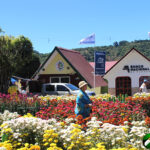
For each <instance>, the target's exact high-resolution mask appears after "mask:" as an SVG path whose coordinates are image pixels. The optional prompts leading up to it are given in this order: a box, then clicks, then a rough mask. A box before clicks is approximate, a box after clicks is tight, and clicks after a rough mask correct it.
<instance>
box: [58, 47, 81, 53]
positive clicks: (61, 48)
mask: <svg viewBox="0 0 150 150" xmlns="http://www.w3.org/2000/svg"><path fill="white" fill-rule="evenodd" d="M57 48H58V49H59V50H64V51H69V52H73V53H80V52H78V51H75V50H71V49H66V48H63V47H57Z"/></svg>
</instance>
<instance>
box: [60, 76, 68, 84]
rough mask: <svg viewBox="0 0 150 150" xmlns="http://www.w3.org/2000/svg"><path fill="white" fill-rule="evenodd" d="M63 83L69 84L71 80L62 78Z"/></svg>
mask: <svg viewBox="0 0 150 150" xmlns="http://www.w3.org/2000/svg"><path fill="white" fill-rule="evenodd" d="M61 83H69V78H68V77H62V78H61Z"/></svg>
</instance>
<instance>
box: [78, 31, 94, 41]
mask: <svg viewBox="0 0 150 150" xmlns="http://www.w3.org/2000/svg"><path fill="white" fill-rule="evenodd" d="M80 44H95V33H94V34H91V35H89V36H88V37H86V38H84V39H82V40H80Z"/></svg>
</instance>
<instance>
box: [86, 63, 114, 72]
mask: <svg viewBox="0 0 150 150" xmlns="http://www.w3.org/2000/svg"><path fill="white" fill-rule="evenodd" d="M116 63H117V61H106V63H105V72H107V71H108V70H109V69H110V68H111V67H112V66H113V65H115V64H116ZM89 64H90V65H91V66H92V67H93V68H94V65H95V62H89Z"/></svg>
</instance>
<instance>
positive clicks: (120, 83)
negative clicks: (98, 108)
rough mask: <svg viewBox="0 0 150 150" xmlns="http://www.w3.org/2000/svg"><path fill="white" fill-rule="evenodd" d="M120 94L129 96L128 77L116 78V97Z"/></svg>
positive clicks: (129, 85) (129, 80) (129, 84)
mask: <svg viewBox="0 0 150 150" xmlns="http://www.w3.org/2000/svg"><path fill="white" fill-rule="evenodd" d="M120 94H128V96H131V79H130V77H118V78H116V96H118V95H120Z"/></svg>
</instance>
